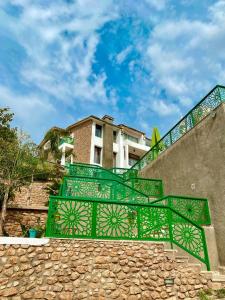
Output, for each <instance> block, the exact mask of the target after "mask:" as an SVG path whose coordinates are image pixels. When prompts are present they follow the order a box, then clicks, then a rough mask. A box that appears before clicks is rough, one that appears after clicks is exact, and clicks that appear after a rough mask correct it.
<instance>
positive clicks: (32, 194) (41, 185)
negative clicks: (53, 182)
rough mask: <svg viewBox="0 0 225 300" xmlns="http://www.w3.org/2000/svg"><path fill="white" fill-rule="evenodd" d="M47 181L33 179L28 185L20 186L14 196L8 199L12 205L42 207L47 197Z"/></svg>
mask: <svg viewBox="0 0 225 300" xmlns="http://www.w3.org/2000/svg"><path fill="white" fill-rule="evenodd" d="M49 184H50V181H48V182H42V181H34V182H33V183H31V184H30V185H29V186H25V187H22V188H21V190H20V191H18V192H17V193H16V195H15V198H14V199H13V200H11V201H9V205H10V206H13V207H43V206H46V203H47V202H48V199H49V194H48V192H47V190H46V187H47V186H48V185H49Z"/></svg>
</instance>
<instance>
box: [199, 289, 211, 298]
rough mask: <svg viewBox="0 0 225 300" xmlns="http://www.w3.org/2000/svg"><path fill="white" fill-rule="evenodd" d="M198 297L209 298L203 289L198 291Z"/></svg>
mask: <svg viewBox="0 0 225 300" xmlns="http://www.w3.org/2000/svg"><path fill="white" fill-rule="evenodd" d="M198 297H199V299H200V300H210V299H209V297H208V296H207V294H206V293H205V291H204V290H201V291H199V292H198Z"/></svg>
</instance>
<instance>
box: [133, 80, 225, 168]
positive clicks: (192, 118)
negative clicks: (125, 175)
mask: <svg viewBox="0 0 225 300" xmlns="http://www.w3.org/2000/svg"><path fill="white" fill-rule="evenodd" d="M222 102H225V87H224V86H221V85H217V86H216V87H214V88H213V89H212V90H211V91H210V92H209V93H208V94H207V95H206V96H205V97H204V98H203V99H202V100H201V101H200V102H199V103H198V104H197V105H196V106H195V107H194V108H193V109H191V110H190V111H189V112H188V113H187V114H186V115H185V116H184V117H183V118H182V119H181V120H180V121H179V122H178V123H177V124H176V125H175V126H174V127H173V128H172V129H171V130H170V131H169V132H168V133H167V134H166V135H164V137H163V138H162V139H161V140H160V141H159V142H158V143H157V144H156V145H155V146H154V147H152V148H151V149H150V150H149V151H148V152H147V153H146V154H145V155H144V156H143V157H142V158H141V159H140V160H139V161H138V162H137V163H136V164H135V165H133V167H132V168H131V169H136V170H142V169H143V168H144V167H145V166H147V165H148V164H149V163H150V162H151V161H153V160H154V159H156V158H157V157H158V155H159V154H161V153H162V152H164V151H166V150H167V149H168V148H169V147H170V146H171V145H173V144H174V143H175V142H176V141H177V140H179V139H180V138H181V137H182V136H184V135H185V134H186V133H187V132H188V131H189V130H190V129H192V128H193V127H195V125H196V124H198V123H199V122H200V121H201V120H202V119H203V118H205V117H206V116H207V115H208V114H209V113H210V112H211V111H213V110H214V109H215V108H217V107H218V106H219V105H220V104H221V103H222ZM128 172H129V170H128Z"/></svg>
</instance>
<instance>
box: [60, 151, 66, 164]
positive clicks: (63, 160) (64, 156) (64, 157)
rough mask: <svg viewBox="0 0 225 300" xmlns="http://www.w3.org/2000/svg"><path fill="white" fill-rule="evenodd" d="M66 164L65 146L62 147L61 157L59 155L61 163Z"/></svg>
mask: <svg viewBox="0 0 225 300" xmlns="http://www.w3.org/2000/svg"><path fill="white" fill-rule="evenodd" d="M65 164H66V149H65V147H63V148H62V157H61V165H62V166H65Z"/></svg>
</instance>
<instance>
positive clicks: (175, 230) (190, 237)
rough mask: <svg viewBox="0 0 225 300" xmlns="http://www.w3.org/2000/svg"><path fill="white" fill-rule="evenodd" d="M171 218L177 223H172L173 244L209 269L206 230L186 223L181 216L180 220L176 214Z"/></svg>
mask: <svg viewBox="0 0 225 300" xmlns="http://www.w3.org/2000/svg"><path fill="white" fill-rule="evenodd" d="M171 217H172V220H173V219H175V220H176V223H173V222H172V223H171V234H172V239H173V242H174V243H175V244H177V245H178V246H179V247H181V248H183V249H184V250H186V251H187V252H188V253H190V254H191V255H193V256H194V257H196V258H198V259H199V260H200V261H202V262H204V263H206V265H207V266H208V267H209V259H208V253H207V247H206V241H205V235H204V230H203V229H202V228H201V227H198V226H196V225H195V224H194V223H191V222H184V219H183V217H181V216H180V220H179V216H178V215H177V213H175V212H172V213H171Z"/></svg>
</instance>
